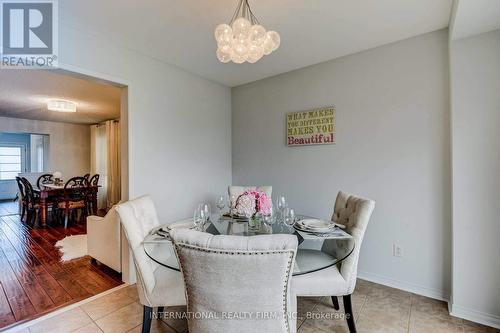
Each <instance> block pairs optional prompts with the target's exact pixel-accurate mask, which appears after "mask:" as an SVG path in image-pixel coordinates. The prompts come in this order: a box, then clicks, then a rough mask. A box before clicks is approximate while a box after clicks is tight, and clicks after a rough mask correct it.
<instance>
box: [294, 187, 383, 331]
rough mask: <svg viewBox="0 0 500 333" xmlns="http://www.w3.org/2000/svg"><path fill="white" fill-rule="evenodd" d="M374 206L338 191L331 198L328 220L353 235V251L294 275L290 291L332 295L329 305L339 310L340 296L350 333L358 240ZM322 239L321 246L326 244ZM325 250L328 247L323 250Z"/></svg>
mask: <svg viewBox="0 0 500 333" xmlns="http://www.w3.org/2000/svg"><path fill="white" fill-rule="evenodd" d="M374 208H375V202H374V201H372V200H369V199H362V198H359V197H355V196H353V195H350V194H347V193H344V192H339V194H338V196H337V200H336V201H335V208H334V212H333V216H332V221H334V222H335V223H339V224H343V225H345V226H346V231H347V232H348V233H349V234H351V236H352V237H353V238H354V242H355V246H354V250H353V252H352V253H351V255H350V256H349V257H347V258H346V259H345V260H344V261H343V262H342V263H341V264H340V267H337V266H332V267H330V268H327V269H323V270H320V271H317V272H314V273H310V274H305V275H299V276H294V277H293V278H292V293H293V295H295V296H332V302H333V306H334V308H335V309H336V310H338V309H339V303H338V300H337V296H342V297H343V301H344V310H345V313H346V319H347V324H348V326H349V331H350V332H351V333H354V332H356V327H355V324H354V317H353V311H352V303H351V294H352V293H353V291H354V288H355V286H356V278H357V274H358V259H359V253H360V250H361V243H362V242H363V237H364V234H365V231H366V227H367V225H368V221H369V220H370V216H371V214H372V212H373V209H374ZM328 245H329V243H328V242H325V243H324V246H325V247H328ZM324 250H325V252H328V249H324Z"/></svg>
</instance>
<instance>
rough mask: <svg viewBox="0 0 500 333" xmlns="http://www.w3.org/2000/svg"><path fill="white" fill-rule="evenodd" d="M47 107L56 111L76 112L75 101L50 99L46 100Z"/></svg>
mask: <svg viewBox="0 0 500 333" xmlns="http://www.w3.org/2000/svg"><path fill="white" fill-rule="evenodd" d="M47 109H48V110H49V111H56V112H76V103H73V102H70V101H65V100H62V99H50V100H49V101H48V102H47Z"/></svg>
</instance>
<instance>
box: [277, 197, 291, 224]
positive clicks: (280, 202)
mask: <svg viewBox="0 0 500 333" xmlns="http://www.w3.org/2000/svg"><path fill="white" fill-rule="evenodd" d="M287 206H288V204H287V202H286V199H285V197H284V196H282V195H280V196H279V197H278V198H277V199H276V207H278V212H279V214H280V218H281V219H283V212H284V210H285V208H286V207H287Z"/></svg>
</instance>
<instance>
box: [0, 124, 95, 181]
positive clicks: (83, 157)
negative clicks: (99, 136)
mask: <svg viewBox="0 0 500 333" xmlns="http://www.w3.org/2000/svg"><path fill="white" fill-rule="evenodd" d="M0 132H8V133H34V134H48V135H49V136H50V138H49V140H50V144H49V161H48V162H49V165H48V168H46V171H56V170H57V171H61V172H62V174H63V177H64V179H66V180H68V179H69V178H71V177H74V176H80V175H84V174H86V173H87V172H89V170H90V127H89V126H88V125H78V124H67V123H56V122H51V121H42V120H30V119H18V118H6V117H0Z"/></svg>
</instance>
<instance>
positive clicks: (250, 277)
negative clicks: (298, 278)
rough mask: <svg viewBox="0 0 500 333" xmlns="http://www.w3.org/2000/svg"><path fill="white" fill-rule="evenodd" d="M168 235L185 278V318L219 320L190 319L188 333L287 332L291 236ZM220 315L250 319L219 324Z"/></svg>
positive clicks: (225, 320) (223, 320)
mask: <svg viewBox="0 0 500 333" xmlns="http://www.w3.org/2000/svg"><path fill="white" fill-rule="evenodd" d="M170 235H171V237H172V239H173V241H174V244H175V251H176V253H177V257H178V259H179V263H180V267H181V271H182V274H183V276H184V282H185V289H186V300H187V304H188V313H202V314H208V315H211V314H214V315H218V316H219V318H218V319H213V318H210V317H208V319H207V318H197V317H191V318H189V320H188V326H189V332H190V333H219V332H239V333H250V332H273V333H280V332H282V333H285V332H286V333H289V332H290V330H291V326H290V325H291V323H290V321H292V320H294V318H293V317H291V318H290V317H289V315H290V314H291V313H292V312H294V311H295V310H294V309H292V308H291V307H290V297H289V294H290V291H289V285H290V279H291V276H292V272H293V263H294V258H295V253H296V251H297V237H296V236H294V235H261V236H253V237H242V236H213V235H210V234H207V233H202V232H198V231H192V230H187V229H176V230H174V231H172V232H171V234H170ZM224 313H227V314H231V313H232V314H243V313H245V314H249V315H248V316H245V317H240V318H234V317H233V318H230V317H228V318H223V317H222V318H221V316H224ZM250 314H251V316H250ZM259 314H271V315H275V316H276V317H274V319H272V320H271V319H270V318H264V317H262V316H260V317H259Z"/></svg>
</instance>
